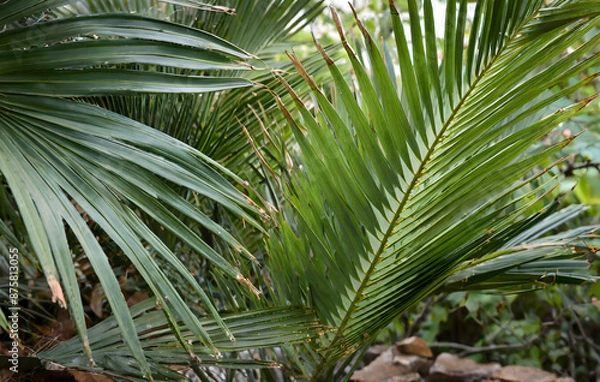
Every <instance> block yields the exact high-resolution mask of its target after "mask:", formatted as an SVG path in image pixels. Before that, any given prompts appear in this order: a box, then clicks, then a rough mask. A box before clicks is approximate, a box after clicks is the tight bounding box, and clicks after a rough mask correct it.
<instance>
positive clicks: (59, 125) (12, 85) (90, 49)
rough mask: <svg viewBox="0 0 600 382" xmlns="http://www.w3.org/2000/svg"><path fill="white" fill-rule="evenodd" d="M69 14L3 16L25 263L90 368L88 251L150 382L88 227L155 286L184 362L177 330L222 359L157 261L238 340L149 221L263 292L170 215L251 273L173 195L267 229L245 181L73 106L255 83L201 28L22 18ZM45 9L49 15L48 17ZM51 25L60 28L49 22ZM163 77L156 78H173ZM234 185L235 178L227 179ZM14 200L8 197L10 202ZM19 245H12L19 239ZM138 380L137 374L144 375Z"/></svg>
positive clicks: (5, 115) (127, 123) (26, 5)
mask: <svg viewBox="0 0 600 382" xmlns="http://www.w3.org/2000/svg"><path fill="white" fill-rule="evenodd" d="M69 3H72V2H69V1H53V2H44V3H43V4H41V3H40V2H38V1H33V0H32V1H29V0H24V1H19V2H12V1H11V2H5V3H3V4H0V14H1V15H2V16H1V17H0V24H2V25H4V24H6V28H5V29H4V30H2V32H0V56H1V57H2V62H3V64H2V68H0V87H1V88H2V90H1V91H0V103H1V104H0V151H1V152H2V155H0V173H1V174H2V179H3V183H2V187H3V189H4V187H5V184H6V187H7V189H8V190H10V193H9V197H6V198H3V200H2V210H13V211H18V215H19V216H18V219H16V220H15V221H14V225H13V226H12V227H11V226H10V225H6V224H2V227H0V228H1V229H2V231H3V235H4V236H5V237H6V238H8V239H16V238H17V235H11V232H13V228H17V225H18V224H20V222H21V221H22V224H23V226H24V227H25V228H26V230H27V237H26V238H25V243H16V242H15V243H11V244H12V245H17V244H22V246H24V247H25V248H26V250H27V251H24V253H27V252H31V253H33V254H34V255H35V258H36V260H37V261H38V262H39V266H40V268H41V271H43V273H44V275H45V277H46V279H47V281H48V284H49V287H50V289H51V291H52V295H53V298H54V299H55V300H56V301H58V302H59V303H60V304H61V305H63V306H66V307H68V309H69V312H70V314H71V316H72V317H73V319H74V322H75V326H76V328H77V331H78V333H79V338H80V341H81V342H82V343H83V346H84V348H85V351H86V357H87V359H88V362H89V364H90V365H92V366H93V365H94V360H93V358H92V353H91V348H90V346H89V336H88V334H87V329H86V323H85V318H84V311H83V306H82V302H81V296H80V292H79V288H78V283H77V278H76V275H75V271H74V267H73V259H72V253H71V249H72V248H73V244H75V243H78V245H79V246H80V247H81V250H82V251H83V253H85V255H86V256H87V258H88V259H89V261H90V263H91V265H92V266H93V268H94V270H95V271H96V274H97V276H98V278H99V279H100V281H101V284H102V286H103V289H104V292H105V294H106V297H107V299H108V301H109V303H110V306H111V307H112V310H113V313H114V314H115V320H116V322H117V323H118V325H119V327H120V330H121V333H122V337H123V340H124V342H125V344H126V345H127V347H128V348H129V350H130V352H131V355H132V356H133V357H134V359H135V361H136V362H137V363H139V367H141V374H143V375H145V376H146V377H147V378H151V374H150V368H149V365H148V363H147V360H146V356H145V354H144V351H143V348H142V346H141V344H140V341H139V339H138V338H137V333H136V331H135V326H134V323H133V321H132V317H131V316H130V314H129V310H128V309H127V306H126V303H125V299H124V297H123V294H122V293H121V288H120V286H119V283H118V281H117V278H116V276H115V273H114V271H113V269H112V267H111V264H110V261H109V259H108V257H107V255H106V254H105V250H106V249H105V248H102V246H101V245H100V244H99V242H98V240H97V238H96V236H95V233H94V232H93V231H92V228H91V226H90V224H88V222H87V221H86V219H84V217H83V216H82V214H81V212H80V210H78V208H80V209H81V210H83V211H85V213H86V214H87V215H88V216H89V218H91V219H92V222H93V224H96V225H97V226H99V227H100V228H101V230H102V231H103V232H104V233H105V234H107V235H108V236H109V237H110V238H111V239H112V240H113V241H114V243H115V244H116V245H117V246H118V247H119V248H120V249H121V251H122V252H123V253H124V254H125V255H126V256H127V257H128V259H129V260H130V261H131V262H132V263H133V264H134V265H135V266H136V268H137V269H138V271H139V272H140V274H142V275H143V276H144V278H145V280H146V281H147V282H148V285H149V287H150V289H151V290H152V291H153V293H154V294H155V295H156V296H157V299H158V301H159V303H160V304H161V306H162V314H164V315H165V317H166V318H165V319H166V320H167V321H168V322H170V323H171V324H172V329H173V333H174V335H175V336H176V338H178V339H179V340H180V341H181V345H182V347H183V348H184V349H186V350H187V351H189V352H191V351H192V349H191V348H190V347H189V346H188V345H187V342H186V341H187V340H184V337H183V335H182V334H181V331H180V329H179V328H178V324H177V322H182V323H184V324H185V325H186V327H187V328H189V329H190V330H191V331H192V333H194V335H195V338H196V339H197V340H199V341H200V342H202V343H203V344H205V345H206V346H207V348H209V349H211V350H212V351H213V352H215V353H216V354H218V353H219V350H218V349H217V348H216V347H215V345H214V343H213V340H212V339H211V338H210V335H209V334H208V333H207V331H206V330H205V329H204V328H203V326H202V323H201V322H200V321H199V320H198V317H197V316H196V315H195V314H194V313H193V312H192V311H191V309H190V307H189V306H188V305H187V304H186V302H185V301H184V300H183V298H182V296H181V293H180V291H178V290H177V289H176V288H175V286H174V284H173V282H172V281H171V280H170V279H169V277H168V276H167V274H166V272H165V270H164V269H162V268H161V266H160V263H159V262H158V260H157V259H156V258H155V257H158V258H160V259H161V261H163V262H164V263H165V264H168V265H169V267H171V268H172V269H174V270H175V272H176V274H177V275H178V277H181V278H182V279H183V280H185V282H186V283H187V284H188V286H189V287H191V290H192V291H193V292H192V294H193V295H194V296H195V297H196V298H197V299H200V301H202V305H203V306H204V307H205V309H206V310H207V311H208V312H209V313H210V314H211V315H212V317H213V318H214V320H215V322H216V323H217V324H218V325H219V327H220V329H221V330H222V331H223V333H225V335H226V336H227V337H228V338H230V339H231V340H233V337H232V335H231V331H230V330H229V329H228V328H227V325H226V324H225V323H224V321H223V320H222V319H221V318H220V315H219V313H218V311H217V309H216V307H215V305H214V303H213V301H212V300H211V298H210V297H209V296H208V295H207V294H206V292H205V290H204V288H203V287H202V286H200V285H199V283H198V281H197V280H196V278H194V277H193V275H191V274H190V272H189V271H188V270H187V269H186V267H185V266H184V265H183V264H182V263H181V261H180V259H179V258H177V256H175V255H174V253H173V249H172V248H168V247H167V246H166V245H165V244H164V243H163V242H162V240H161V239H160V238H159V237H158V236H157V233H156V232H153V231H152V230H151V229H150V227H149V226H148V225H147V224H146V222H145V221H144V220H143V219H142V218H141V217H140V213H145V214H147V215H148V216H150V217H151V218H152V219H153V221H154V222H156V223H158V224H159V225H161V226H162V228H161V229H162V230H166V231H169V232H173V233H174V234H175V236H177V237H179V238H180V239H181V241H182V242H183V243H185V244H187V245H189V246H190V247H192V248H194V250H195V251H196V252H197V253H199V254H201V255H202V256H204V257H205V258H206V259H207V261H209V262H211V263H212V264H213V266H214V267H215V268H216V269H219V270H220V271H221V272H223V274H224V275H228V276H229V277H232V278H233V279H235V280H237V282H239V283H242V284H243V285H245V286H246V287H247V288H250V289H251V290H252V291H254V292H257V290H256V289H255V287H254V286H253V285H252V284H251V282H250V281H249V279H248V278H247V277H246V276H244V275H242V273H241V272H240V270H239V268H238V267H237V266H235V265H233V264H232V263H231V262H230V261H229V259H227V258H225V257H223V256H222V255H221V254H219V253H217V252H216V251H215V250H214V249H213V248H211V247H210V246H209V245H207V243H206V242H205V241H204V240H203V239H202V238H201V236H200V235H199V233H198V232H197V231H193V230H191V229H189V228H188V227H187V226H186V225H185V224H184V223H183V222H182V220H181V218H179V217H177V216H176V215H175V213H174V211H177V212H178V213H180V214H182V215H185V216H187V217H188V218H190V219H191V220H193V221H195V222H196V223H197V224H198V225H199V226H201V227H203V229H206V230H208V231H210V232H212V233H214V235H215V236H216V237H219V238H220V239H221V240H223V242H224V243H226V245H228V246H231V248H232V249H233V251H234V253H236V254H241V256H242V258H246V259H247V260H248V261H254V258H253V256H252V255H251V254H250V253H249V252H248V251H247V250H245V249H244V248H243V247H242V245H241V244H240V243H239V241H237V240H236V239H235V238H234V237H233V236H232V235H231V234H229V233H227V232H226V231H225V230H224V229H223V228H222V227H221V226H219V225H218V224H216V223H215V222H213V221H212V220H211V219H210V218H209V217H207V216H206V214H205V213H204V212H203V211H200V210H199V209H198V208H197V207H195V206H194V205H193V204H191V203H190V202H189V201H187V200H186V199H184V198H182V197H181V196H179V195H178V194H177V193H176V192H175V190H174V189H173V185H176V186H179V187H184V188H187V189H188V190H189V192H191V193H195V194H196V195H199V196H202V197H205V198H208V199H210V200H213V201H214V202H215V203H220V204H221V205H222V206H223V207H224V208H225V209H227V210H229V211H230V212H231V213H233V214H234V215H237V216H239V217H240V218H241V219H244V221H246V222H247V223H249V224H251V225H254V226H256V227H260V224H259V223H258V222H257V221H256V220H255V217H256V216H257V215H256V212H257V209H256V208H255V207H254V204H253V202H252V201H250V200H249V198H247V197H246V196H244V195H243V194H241V193H240V192H239V191H238V190H237V189H236V188H235V187H234V186H233V185H232V184H231V182H233V183H238V184H242V183H243V182H244V181H243V180H242V179H241V178H240V177H238V176H236V175H235V174H233V173H232V172H231V171H229V170H227V169H225V168H224V167H222V166H220V165H219V164H217V163H216V162H215V161H214V160H212V159H210V158H209V157H207V156H206V155H203V154H201V153H200V152H198V151H197V150H195V149H193V148H191V147H190V146H188V145H185V144H184V143H182V142H180V141H177V140H176V139H174V138H171V137H169V136H168V135H166V134H164V133H161V132H159V131H157V130H154V129H152V128H150V127H148V126H145V125H142V124H140V123H137V122H134V121H133V120H131V119H128V118H126V117H123V116H120V115H117V114H115V113H112V112H109V111H107V110H106V109H102V108H99V107H96V106H91V105H86V104H83V103H80V102H77V101H74V100H72V99H66V98H64V97H72V96H91V95H94V96H98V95H106V94H115V95H124V94H131V93H153V92H158V93H185V92H195V93H198V92H206V91H218V90H224V89H231V88H238V87H244V86H249V85H250V84H251V83H250V82H249V81H247V80H243V79H239V78H233V77H226V76H225V75H223V74H220V75H217V76H215V77H207V76H204V75H203V76H198V75H196V76H194V75H191V76H190V75H186V74H185V73H184V72H183V71H185V70H188V71H193V72H196V73H198V72H199V71H202V73H207V70H210V71H211V72H213V73H217V74H219V73H228V72H231V70H232V69H236V71H239V70H245V69H247V68H248V67H249V66H248V65H247V64H244V63H243V62H242V61H244V60H247V59H248V58H250V56H249V55H248V54H247V53H246V52H244V51H243V50H242V49H240V48H238V47H237V46H235V45H233V44H231V43H229V42H227V41H225V40H223V39H221V38H219V37H217V36H215V35H212V34H210V33H208V32H204V31H201V30H198V29H195V28H191V27H186V26H182V25H179V24H175V23H172V22H168V21H164V20H158V19H153V18H149V17H144V16H138V15H130V14H108V15H90V16H83V17H70V18H69V17H67V18H58V19H51V17H50V16H48V17H42V18H41V19H39V20H38V19H36V20H30V19H26V21H25V22H22V21H21V20H23V18H24V17H26V16H29V15H31V13H33V12H38V11H41V10H45V9H46V8H47V7H49V6H60V5H65V4H69ZM42 6H43V9H41V8H40V7H42ZM48 18H50V20H48ZM169 67H171V68H172V69H171V72H169V71H168V70H157V68H169ZM223 175H225V176H226V177H227V178H225V177H224V176H223ZM2 194H4V191H3V192H2ZM259 229H260V228H259ZM13 233H14V232H13ZM136 367H138V366H136Z"/></svg>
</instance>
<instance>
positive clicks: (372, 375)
mask: <svg viewBox="0 0 600 382" xmlns="http://www.w3.org/2000/svg"><path fill="white" fill-rule="evenodd" d="M406 372H408V370H407V369H406V368H405V367H404V366H401V365H394V364H393V363H382V364H376V363H375V362H374V361H373V362H372V363H371V364H369V366H367V367H365V368H364V369H360V370H357V371H355V372H354V374H352V377H351V378H350V380H351V381H354V382H392V381H395V379H394V378H396V377H402V376H403V374H405V373H406ZM413 374H416V373H413ZM417 375H419V374H417ZM419 379H420V376H419Z"/></svg>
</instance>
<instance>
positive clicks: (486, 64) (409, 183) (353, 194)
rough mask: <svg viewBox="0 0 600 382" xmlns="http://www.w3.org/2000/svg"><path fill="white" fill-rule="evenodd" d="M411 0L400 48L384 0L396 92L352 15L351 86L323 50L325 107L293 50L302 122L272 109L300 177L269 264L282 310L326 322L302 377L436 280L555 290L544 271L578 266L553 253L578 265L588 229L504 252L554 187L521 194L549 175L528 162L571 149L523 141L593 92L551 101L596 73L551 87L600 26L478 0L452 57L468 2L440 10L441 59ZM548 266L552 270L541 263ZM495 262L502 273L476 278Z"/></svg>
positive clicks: (572, 67) (592, 19)
mask: <svg viewBox="0 0 600 382" xmlns="http://www.w3.org/2000/svg"><path fill="white" fill-rule="evenodd" d="M408 3H409V10H410V12H409V15H410V28H409V33H410V41H411V43H410V44H409V43H408V41H409V39H408V37H407V36H406V33H405V30H404V25H403V21H402V19H401V15H400V13H399V12H398V10H397V9H396V7H395V5H394V2H393V1H390V11H391V16H392V22H393V30H394V38H395V43H396V53H397V58H398V62H399V72H398V73H399V77H400V81H399V82H400V83H401V86H399V87H397V86H396V85H395V83H396V81H395V80H396V79H395V74H394V72H393V71H390V70H388V67H389V64H391V63H390V62H386V57H389V56H388V55H384V54H382V53H381V51H380V49H379V47H378V44H377V43H376V41H375V39H374V38H373V37H371V35H370V34H369V33H368V31H367V30H366V28H365V27H364V26H363V25H362V23H361V22H360V20H357V23H358V27H359V29H360V32H361V34H362V37H363V39H364V45H359V46H358V48H357V50H358V49H359V50H360V51H361V52H363V53H364V55H358V54H357V53H356V51H357V50H355V49H354V48H353V47H352V46H351V45H350V43H349V42H348V40H347V39H346V36H345V34H344V32H343V30H342V28H341V26H340V23H339V21H338V19H337V16H336V14H335V12H334V19H335V20H336V22H337V26H338V30H339V33H340V36H341V39H342V43H343V46H344V49H345V51H346V54H347V57H348V60H349V62H350V64H351V66H352V69H353V74H354V78H353V80H354V81H355V89H354V90H353V89H352V86H351V85H350V84H349V83H348V82H347V80H346V78H345V77H344V76H343V74H342V71H341V69H340V68H339V67H338V66H337V65H336V64H335V62H334V61H333V60H332V59H330V58H329V57H328V55H327V54H326V53H325V52H324V51H323V50H322V53H323V57H324V59H325V60H326V62H327V64H328V66H329V68H330V71H331V75H332V79H333V82H334V84H335V89H336V94H337V96H338V99H339V102H338V103H332V102H331V101H329V100H328V99H327V97H325V95H324V94H323V92H322V91H321V90H320V89H319V87H318V86H317V84H316V82H315V81H313V80H312V79H311V78H310V76H309V75H308V74H307V73H306V71H305V70H304V68H303V66H302V63H301V62H300V60H299V59H298V58H297V57H296V56H295V55H293V54H292V55H290V57H291V59H292V61H293V62H294V63H295V65H296V68H297V70H298V71H299V73H300V74H302V75H303V76H304V78H305V81H306V82H307V83H308V84H309V85H310V86H311V87H312V89H313V98H312V100H311V101H312V102H314V103H315V113H314V114H313V113H312V112H311V111H309V108H308V107H307V106H306V104H305V103H304V102H303V101H302V100H301V97H299V96H295V93H294V91H293V89H292V88H291V87H289V91H290V93H291V94H292V95H294V96H295V101H296V104H297V106H298V110H299V111H300V113H301V118H299V119H296V118H294V117H293V115H292V114H291V113H289V112H288V111H287V108H286V107H285V105H284V103H283V102H280V106H281V109H282V111H283V112H284V114H286V116H287V117H288V120H289V123H290V125H291V128H292V130H293V132H294V134H295V137H296V141H297V143H298V146H299V150H300V154H299V155H298V162H299V164H300V165H301V167H300V168H301V169H300V170H297V171H296V172H295V175H294V178H293V180H292V181H291V182H290V184H289V185H288V187H287V191H286V203H287V207H286V208H285V210H284V211H283V212H282V213H281V215H280V219H279V229H278V230H276V231H274V233H273V235H272V236H271V239H270V240H269V243H268V245H269V253H270V262H269V265H270V268H271V272H272V275H273V282H274V284H275V286H276V287H275V290H276V291H277V292H278V297H279V298H280V299H281V302H286V303H292V304H299V303H304V304H307V305H309V306H311V307H314V308H315V309H316V311H317V314H318V315H319V317H320V318H321V320H322V321H323V322H324V323H325V324H327V325H329V326H331V327H332V328H333V333H330V334H328V335H326V336H324V337H323V338H322V340H321V341H320V342H319V343H318V345H316V349H318V353H319V354H320V355H319V356H318V357H316V363H315V364H314V365H313V367H314V368H313V369H312V371H311V372H310V373H311V374H312V378H313V380H321V379H326V378H331V375H332V374H331V373H332V371H333V367H334V365H335V364H336V362H337V361H338V360H340V359H341V358H342V357H344V356H348V355H350V354H353V353H354V352H356V351H357V350H358V349H359V348H360V347H361V346H363V345H364V344H365V343H368V342H369V340H370V339H371V338H373V336H374V334H375V333H377V331H378V330H379V329H381V328H383V327H385V326H386V325H387V324H388V323H389V322H390V321H391V320H392V319H394V318H395V317H397V316H398V315H399V314H400V313H403V312H405V311H406V310H407V309H409V308H410V307H412V306H413V305H414V304H416V303H417V302H418V301H420V300H421V299H422V298H424V297H425V296H427V295H428V294H431V293H433V292H434V291H436V290H439V289H440V288H442V287H443V286H444V285H445V283H447V282H450V283H451V285H455V286H456V285H459V284H460V282H459V281H458V280H462V279H458V278H459V277H462V276H464V275H465V274H467V273H468V272H469V271H471V272H474V273H475V274H479V276H481V277H480V278H475V279H470V280H471V282H468V284H467V285H468V286H469V287H470V288H477V286H478V285H480V286H481V287H482V288H487V287H503V286H511V287H513V288H517V287H520V286H523V285H531V284H532V283H536V282H537V283H540V285H543V284H544V283H547V284H550V283H553V282H556V281H562V280H561V279H559V278H557V277H553V278H552V277H547V278H544V277H542V276H544V274H545V273H544V272H546V270H547V269H548V268H547V266H550V265H552V266H555V265H556V266H558V265H564V266H565V269H567V270H569V269H573V266H575V263H564V262H562V263H561V262H554V260H553V259H561V261H562V260H566V259H570V258H574V257H581V256H582V255H583V254H584V252H583V251H582V250H579V249H578V247H577V246H578V245H580V244H576V243H577V240H578V239H580V236H582V235H584V234H587V233H589V232H591V231H593V230H594V229H595V227H591V228H589V229H588V230H586V231H585V232H571V233H570V234H568V235H567V236H566V237H565V238H564V239H560V240H558V239H556V240H555V239H552V238H550V239H548V241H544V244H535V243H530V246H529V247H528V248H529V249H528V250H527V251H528V252H520V253H517V252H519V249H518V248H514V247H509V248H503V247H502V245H503V244H505V243H506V242H509V241H510V240H511V239H513V238H514V237H516V236H518V235H519V234H522V233H523V231H525V230H527V229H528V228H531V227H532V226H535V225H536V224H543V223H542V221H543V219H546V218H548V216H547V215H548V214H547V213H540V214H538V215H536V216H534V217H531V218H530V219H529V220H527V219H525V216H523V215H524V212H525V211H526V209H527V207H528V206H531V205H533V204H535V202H536V201H537V200H538V199H539V197H540V196H541V195H544V194H545V193H546V192H547V191H548V190H549V189H551V188H552V185H553V184H554V182H555V181H554V180H551V181H550V183H548V184H546V183H545V182H544V184H542V186H540V187H531V188H524V187H525V186H527V185H528V184H530V183H531V182H532V180H534V179H538V178H540V177H541V176H542V175H543V174H545V173H546V172H547V171H548V170H549V169H544V168H543V167H542V168H538V170H537V171H535V172H532V171H533V170H534V169H535V168H536V166H538V165H539V164H541V163H543V162H544V161H545V160H547V158H549V156H550V155H552V154H553V153H556V152H557V150H559V149H560V148H561V147H562V146H564V145H566V144H567V143H568V142H569V141H570V140H568V139H567V140H566V141H565V142H561V143H559V144H556V145H553V146H549V147H546V148H543V149H539V150H534V151H532V150H529V147H530V146H531V145H532V144H533V143H535V142H536V141H537V140H538V139H540V138H541V137H543V136H544V135H545V134H547V133H548V132H550V131H551V130H552V129H553V128H555V127H556V126H557V125H558V124H560V123H561V122H562V121H564V120H565V119H567V118H569V117H570V116H572V115H573V114H575V113H576V112H577V111H578V110H579V109H581V108H582V107H584V106H585V105H586V104H588V103H589V102H591V101H592V100H593V98H595V97H591V98H589V99H584V100H582V101H580V102H578V103H575V104H574V105H572V106H571V107H567V108H561V109H557V108H553V107H552V105H553V103H554V102H555V101H557V100H558V99H560V98H562V97H564V96H565V95H566V94H569V93H570V92H572V91H573V90H574V89H576V88H577V87H579V86H582V85H583V84H586V83H589V81H592V80H593V78H595V76H592V77H586V78H583V79H578V80H577V81H576V82H577V84H576V85H574V86H571V87H566V88H564V89H562V90H560V89H558V90H557V89H556V87H557V86H558V85H560V84H563V83H565V82H566V81H567V80H568V79H571V78H573V77H575V76H577V75H579V74H580V73H582V72H584V71H585V70H586V69H588V68H590V67H592V66H593V65H596V64H597V63H598V61H599V60H600V56H598V55H597V54H592V55H590V54H589V53H590V52H593V50H594V49H595V48H596V46H597V44H598V42H600V36H599V35H592V36H591V37H589V39H586V42H585V43H584V44H582V45H580V46H578V47H577V48H575V49H572V50H569V48H570V47H572V46H573V45H574V44H576V43H577V41H579V39H584V36H588V34H589V33H590V32H591V31H593V30H594V29H593V28H594V27H596V26H597V25H598V23H599V22H600V17H599V15H600V8H599V6H598V4H596V3H593V2H590V1H578V0H573V1H556V2H554V3H552V4H550V5H546V2H544V1H530V2H511V1H505V0H481V1H478V2H477V6H476V10H475V15H474V19H473V22H472V25H471V27H470V30H469V31H468V38H469V43H468V45H467V46H466V47H465V46H464V44H463V40H464V38H465V31H466V30H467V29H468V27H467V23H466V20H467V17H466V12H467V1H466V0H465V1H460V2H459V3H460V4H458V6H457V3H456V2H454V1H451V2H449V3H448V8H447V14H446V23H445V32H444V34H445V37H444V43H443V48H442V52H443V59H442V60H441V62H439V59H438V45H437V42H436V35H435V27H434V22H433V12H432V4H431V2H430V1H424V2H423V3H424V23H423V26H422V25H421V23H420V22H419V9H418V7H417V2H416V1H409V2H408ZM583 9H585V11H583ZM282 82H284V84H285V80H284V79H282ZM549 89H550V90H552V91H549ZM518 190H523V191H522V192H521V194H518V193H516V191H518ZM567 238H568V239H569V240H567ZM486 256H488V257H486ZM492 258H493V259H495V260H493V262H492V260H490V259H492ZM545 258H547V259H549V260H548V261H550V262H552V263H551V264H550V262H547V263H543V262H539V261H538V260H542V259H545ZM484 259H487V260H490V262H484V261H483V260H484ZM498 262H504V264H503V266H502V267H501V269H502V272H500V273H501V275H497V273H499V272H491V273H486V272H489V268H493V267H494V266H497V265H498V264H499V263H498ZM480 263H481V265H479V266H478V265H476V264H480ZM526 263H527V264H531V265H527V266H523V267H520V266H521V265H523V264H526ZM483 264H485V267H487V268H486V269H484V268H483V266H484V265H483ZM471 265H473V268H471V267H470V266H471ZM576 268H577V269H581V268H585V266H583V264H582V263H577V266H576ZM509 271H510V272H509ZM511 272H512V273H511ZM453 277H454V278H453ZM498 278H499V279H498ZM575 278H576V277H575V276H568V277H566V279H568V280H571V281H572V280H574V279H575ZM468 279H469V278H468ZM566 279H565V280H566ZM579 279H580V280H584V279H589V278H585V277H582V278H579ZM484 280H489V283H490V284H488V285H485V283H483V284H480V283H482V282H483V281H484Z"/></svg>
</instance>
